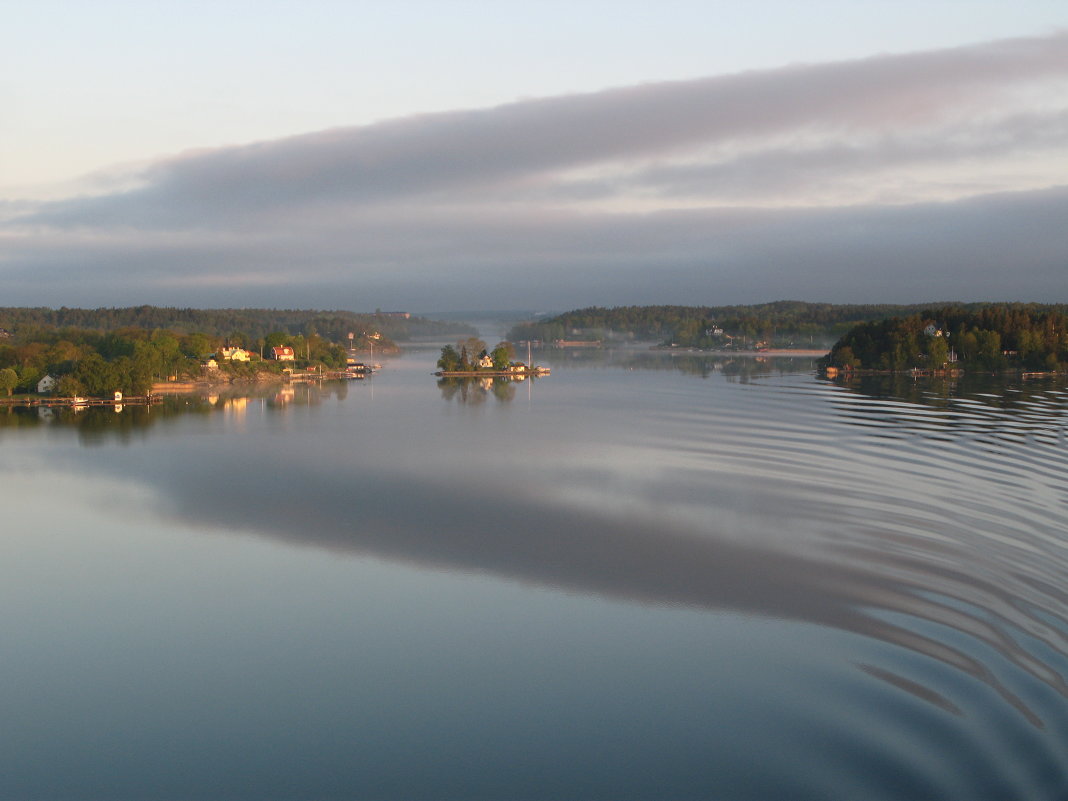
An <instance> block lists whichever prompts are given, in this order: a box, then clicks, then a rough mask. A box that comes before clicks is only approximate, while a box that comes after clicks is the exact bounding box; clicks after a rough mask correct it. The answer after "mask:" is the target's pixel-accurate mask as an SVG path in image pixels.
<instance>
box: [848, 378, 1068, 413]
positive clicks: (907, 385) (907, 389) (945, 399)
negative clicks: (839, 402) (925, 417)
mask: <svg viewBox="0 0 1068 801" xmlns="http://www.w3.org/2000/svg"><path fill="white" fill-rule="evenodd" d="M834 383H835V384H836V385H837V386H841V387H845V388H846V389H848V390H850V391H851V392H855V393H857V394H859V395H864V396H866V397H869V398H874V399H876V400H897V401H905V402H906V403H912V404H918V405H921V406H928V407H932V408H938V409H945V408H949V407H950V406H952V405H953V403H954V402H958V401H966V402H974V403H980V404H982V405H983V406H986V407H988V408H991V409H1004V410H1006V411H1012V410H1020V411H1025V410H1028V409H1031V408H1033V407H1034V406H1035V404H1036V403H1037V404H1042V405H1045V404H1047V403H1049V399H1050V393H1051V392H1053V393H1063V391H1064V389H1065V380H1064V377H1063V376H1043V377H1041V378H1033V379H1031V378H1029V379H1021V378H1019V377H1018V376H1016V375H1002V374H998V375H991V374H990V373H961V374H958V375H955V376H912V375H908V374H907V373H895V374H891V375H855V374H849V373H846V374H839V376H838V377H837V378H836V379H834Z"/></svg>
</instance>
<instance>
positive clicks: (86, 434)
mask: <svg viewBox="0 0 1068 801" xmlns="http://www.w3.org/2000/svg"><path fill="white" fill-rule="evenodd" d="M281 386H282V387H285V388H286V389H287V390H288V391H289V392H290V393H291V394H290V395H289V397H288V399H287V401H286V403H285V404H279V403H278V402H277V393H278V388H279V385H276V384H272V385H271V387H270V389H267V388H258V389H254V390H252V391H244V392H241V391H234V390H232V389H229V390H224V391H222V392H220V391H219V389H218V388H212V389H207V390H205V391H204V392H201V393H189V394H182V395H167V396H165V397H164V398H163V401H162V402H161V403H156V404H153V405H151V406H146V405H143V404H129V403H127V404H106V405H103V406H95V405H94V406H80V407H73V406H51V407H49V406H34V407H26V406H4V407H0V431H2V430H3V429H9V428H37V427H41V426H60V427H69V428H72V429H75V430H76V431H77V433H78V437H79V439H80V440H81V442H82V444H84V445H95V444H98V443H103V442H105V441H108V440H115V439H117V440H119V441H120V442H128V441H130V440H131V439H132V438H133V437H135V436H136V435H138V434H146V433H147V432H148V431H149V430H150V429H152V428H153V427H155V426H158V425H161V424H164V423H167V422H173V421H174V420H176V419H177V418H179V417H182V416H183V415H190V414H199V415H212V414H242V413H244V411H245V408H246V406H247V405H248V402H249V401H250V400H251V399H256V400H259V399H261V398H262V399H264V401H265V403H266V406H267V407H268V408H271V407H279V406H282V405H289V404H294V405H298V406H314V405H317V404H320V403H322V402H323V401H324V400H327V399H329V398H331V397H337V398H338V399H344V398H345V397H346V396H347V395H348V391H349V388H348V383H347V382H345V381H330V382H322V383H315V384H310V383H309V384H283V385H281Z"/></svg>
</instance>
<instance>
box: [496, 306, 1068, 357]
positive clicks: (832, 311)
mask: <svg viewBox="0 0 1068 801" xmlns="http://www.w3.org/2000/svg"><path fill="white" fill-rule="evenodd" d="M994 305H995V304H988V303H972V304H958V303H924V304H914V305H896V304H834V303H805V302H802V301H792V300H782V301H775V302H774V303H762V304H755V305H733V306H618V307H613V308H603V307H597V306H592V307H589V308H585V309H577V310H574V311H569V312H564V313H563V314H559V315H556V316H554V317H550V318H548V319H545V320H538V321H534V322H529V323H522V324H520V325H517V326H515V327H513V328H512V330H511V331H510V332H509V334H508V337H509V339H511V340H513V341H522V340H528V339H533V340H541V341H544V342H552V341H554V340H558V339H600V340H609V339H613V338H623V339H628V338H630V339H639V340H647V341H654V342H661V343H663V344H675V345H679V346H683V347H696V348H716V347H722V346H723V344H724V342H725V340H726V339H729V338H744V339H746V340H748V341H749V342H756V341H761V340H762V341H765V342H767V343H768V344H769V345H778V346H789V345H801V346H805V345H808V346H821V347H823V346H830V345H831V344H832V343H833V342H835V340H837V339H839V338H840V337H841V336H843V335H844V334H845V333H846V332H847V331H849V330H850V329H852V328H853V327H854V326H857V325H860V324H862V323H866V322H869V321H872V320H884V319H888V318H891V317H908V316H912V315H917V314H920V315H923V314H928V315H930V314H932V313H933V312H934V311H935V310H937V309H940V308H944V307H947V306H952V307H954V308H960V309H962V310H965V311H971V312H978V311H980V310H981V309H983V308H986V307H991V306H994ZM1013 307H1014V308H1016V307H1018V308H1021V309H1023V310H1030V311H1034V310H1037V309H1048V310H1050V311H1059V312H1061V313H1064V312H1065V311H1068V306H1052V307H1046V306H1041V307H1040V306H1038V305H1036V304H1014V305H1013ZM717 330H721V331H722V332H723V334H716V333H715V331H717Z"/></svg>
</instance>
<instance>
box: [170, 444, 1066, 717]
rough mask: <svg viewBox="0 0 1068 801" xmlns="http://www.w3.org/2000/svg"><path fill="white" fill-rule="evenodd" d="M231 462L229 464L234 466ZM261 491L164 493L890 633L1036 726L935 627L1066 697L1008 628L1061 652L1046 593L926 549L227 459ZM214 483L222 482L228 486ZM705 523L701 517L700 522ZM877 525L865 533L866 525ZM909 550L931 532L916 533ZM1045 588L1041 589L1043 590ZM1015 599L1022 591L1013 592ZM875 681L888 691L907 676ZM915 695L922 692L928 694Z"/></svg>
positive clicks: (335, 532) (368, 536)
mask: <svg viewBox="0 0 1068 801" xmlns="http://www.w3.org/2000/svg"><path fill="white" fill-rule="evenodd" d="M242 470H243V472H242ZM229 472H230V474H231V475H233V476H235V477H239V478H238V479H237V480H239V481H246V482H248V486H247V487H244V490H245V491H247V492H248V493H249V494H250V495H254V496H257V497H259V498H261V499H262V502H260V503H257V504H253V505H250V506H248V507H244V506H242V507H235V506H234V505H232V504H228V503H227V502H226V500H227V499H226V497H216V496H218V493H219V487H218V486H217V485H216V484H215V482H213V481H212V480H211V478H210V476H208V475H205V474H203V473H190V474H183V475H182V476H181V477H180V480H179V481H177V482H172V483H170V484H169V486H168V490H169V491H170V492H171V493H172V496H173V498H172V499H173V504H174V505H173V508H174V509H176V510H180V511H179V512H178V514H179V516H180V517H182V518H183V519H186V520H191V521H195V522H197V523H204V524H208V525H210V526H212V527H219V526H226V527H232V528H235V529H239V530H252V531H255V532H257V533H260V534H264V535H267V536H271V537H278V538H281V539H284V540H285V541H287V542H289V543H291V544H297V545H305V546H314V547H325V548H330V549H333V550H337V551H340V552H347V553H352V554H361V555H370V556H374V557H377V558H386V559H390V560H396V561H400V562H405V563H410V564H415V565H420V566H424V567H431V568H435V569H445V570H454V571H460V572H471V571H476V572H481V573H487V574H491V575H495V576H501V577H505V578H509V579H513V580H517V581H521V582H524V583H529V584H537V585H546V586H552V587H557V588H561V589H564V590H568V591H578V592H585V593H596V594H601V595H605V596H608V597H613V598H619V599H624V600H628V601H636V602H641V603H655V604H670V605H680V606H689V607H697V608H704V609H710V610H726V611H733V612H741V613H746V614H757V615H761V616H765V617H771V618H780V619H787V620H796V621H802V622H806V623H812V624H815V625H819V626H825V627H831V628H835V629H840V630H843V631H849V632H853V633H856V634H860V635H863V636H866V637H871V638H875V639H877V640H880V641H883V642H886V643H890V644H894V645H896V646H899V647H902V648H906V649H909V650H911V651H913V652H916V653H919V654H923V655H925V656H927V657H929V658H932V659H935V660H938V661H939V662H941V663H943V664H945V665H947V666H950V667H952V668H954V669H956V670H958V671H961V672H962V673H965V674H967V675H969V676H972V677H974V678H976V679H978V680H980V681H982V682H984V683H986V684H987V685H989V686H990V687H992V688H994V689H995V690H996V691H997V692H998V693H999V694H1000V695H1001V696H1002V698H1003V699H1004V700H1005V701H1006V702H1007V703H1009V704H1011V705H1012V706H1013V707H1015V708H1016V709H1017V710H1018V711H1019V712H1020V713H1021V714H1023V715H1024V716H1025V717H1026V719H1028V720H1029V721H1030V722H1031V723H1033V724H1034V725H1036V726H1041V725H1042V721H1041V719H1040V717H1039V715H1038V713H1037V712H1035V711H1034V710H1032V709H1031V708H1029V706H1028V704H1027V702H1026V701H1025V700H1024V699H1022V698H1020V697H1019V696H1018V695H1017V694H1016V693H1015V692H1013V691H1012V689H1011V688H1010V685H1009V684H1007V683H1005V682H1004V681H1003V680H1002V679H1001V678H999V676H998V675H997V674H996V673H995V672H994V671H993V670H992V669H991V668H990V667H989V666H988V665H987V664H986V663H985V662H984V660H983V659H981V658H980V657H979V656H977V655H975V654H973V653H972V652H971V650H970V649H969V648H968V647H967V646H965V645H962V644H961V641H960V640H959V638H945V637H941V636H939V635H938V634H937V633H935V631H934V629H937V628H938V627H944V628H946V629H948V630H952V631H955V632H958V633H961V634H965V635H968V637H970V638H973V639H974V640H975V641H977V642H980V643H982V644H983V645H984V646H985V647H988V648H990V649H993V650H994V651H995V652H997V653H998V654H1000V655H1001V656H1003V657H1005V658H1006V659H1008V660H1010V661H1011V662H1012V663H1014V664H1015V665H1016V666H1017V667H1018V668H1020V669H1021V670H1024V671H1026V672H1027V673H1029V674H1030V675H1032V676H1034V677H1035V678H1037V679H1039V680H1041V681H1043V682H1044V683H1046V684H1047V685H1048V686H1050V687H1051V688H1053V689H1054V690H1056V691H1057V692H1058V693H1060V694H1062V695H1064V696H1068V686H1066V685H1065V681H1064V678H1063V677H1062V676H1061V675H1060V674H1059V673H1058V672H1057V671H1056V669H1055V668H1054V667H1052V666H1050V665H1048V664H1046V663H1045V662H1044V661H1043V660H1042V659H1041V658H1040V657H1039V656H1037V655H1036V654H1035V653H1033V652H1032V651H1031V650H1029V649H1028V648H1027V647H1025V646H1024V645H1022V644H1021V642H1019V641H1017V640H1015V639H1013V638H1012V637H1011V636H1010V635H1009V634H1007V632H1009V631H1029V632H1030V636H1032V637H1036V638H1037V639H1038V640H1040V641H1041V642H1042V643H1043V646H1044V647H1048V648H1051V649H1053V651H1055V652H1056V653H1058V654H1068V642H1066V640H1065V635H1064V633H1063V632H1064V631H1065V630H1068V624H1061V625H1063V626H1064V628H1063V629H1062V630H1061V631H1054V630H1053V629H1050V628H1048V627H1047V628H1045V630H1044V631H1043V632H1038V631H1036V625H1035V623H1036V619H1035V617H1034V615H1033V613H1030V612H1028V611H1025V610H1026V606H1027V605H1032V604H1033V605H1034V606H1036V607H1038V608H1040V609H1042V610H1044V611H1043V614H1044V615H1047V616H1051V617H1053V618H1055V619H1058V620H1059V619H1060V618H1059V616H1058V614H1056V613H1055V611H1054V610H1059V609H1062V608H1064V605H1065V604H1068V596H1066V595H1065V594H1064V593H1063V592H1061V591H1060V590H1052V591H1049V592H1046V591H1043V592H1042V593H1039V592H1037V591H1035V590H1034V589H1032V588H1030V587H1029V586H1028V584H1027V583H1026V582H1022V581H1014V582H1011V584H1010V585H1009V588H1008V589H1006V587H1005V586H1004V585H1003V584H1002V583H1001V581H1000V580H999V579H994V578H991V579H990V580H987V579H984V578H981V577H980V574H979V573H978V572H974V573H973V572H970V571H969V569H968V568H969V567H970V566H969V565H964V566H962V567H961V568H960V569H951V568H946V567H938V566H937V563H936V562H932V561H931V559H932V557H931V554H929V553H920V554H919V555H917V556H915V557H908V558H906V557H902V556H887V555H886V554H885V553H884V552H883V551H882V549H881V548H880V547H878V546H875V545H873V546H872V549H871V552H870V553H866V554H864V558H863V559H860V558H856V559H851V560H844V559H843V560H838V561H832V560H830V559H827V558H820V557H819V555H818V554H817V555H815V556H808V555H805V554H803V553H791V552H790V551H789V550H788V549H786V548H773V547H767V546H766V545H765V546H753V545H750V544H747V543H745V542H738V541H732V540H731V539H729V538H726V537H718V536H716V532H715V530H714V526H713V531H712V532H708V531H707V530H696V529H694V528H693V527H689V526H681V525H677V524H676V525H672V524H671V523H669V522H666V521H661V522H659V523H656V522H653V521H650V520H649V519H642V518H641V517H639V516H628V515H622V514H615V513H613V512H611V511H609V512H607V513H605V512H601V513H598V512H596V511H594V510H593V509H591V508H584V509H576V508H565V507H563V506H561V505H558V504H553V503H546V502H545V501H544V498H542V497H540V496H539V494H538V493H537V492H531V493H524V492H523V491H522V490H521V489H517V490H515V491H512V492H511V493H509V494H508V495H507V496H505V497H501V498H499V499H498V500H494V501H493V502H487V501H486V498H487V495H486V493H485V491H484V490H485V488H483V487H476V486H464V484H463V483H462V481H457V482H455V483H454V482H450V481H434V480H429V479H427V480H422V479H419V478H417V477H414V476H411V475H404V476H397V477H390V476H387V475H363V476H361V478H360V479H359V480H358V481H352V480H351V478H350V479H349V480H345V479H344V478H342V477H334V476H330V475H325V474H317V475H315V476H314V478H311V479H310V480H302V484H301V490H300V492H299V493H296V492H291V491H290V490H291V487H290V480H289V478H288V475H289V474H290V470H289V469H287V470H286V471H285V475H282V474H279V473H278V472H277V471H276V472H267V473H264V472H259V471H254V470H249V469H248V466H247V465H246V466H242V467H241V468H239V467H237V466H236V465H235V466H234V468H233V469H232V470H230V471H229ZM241 489H242V488H241V487H235V485H234V482H233V481H230V482H228V485H227V494H228V495H229V493H231V492H234V491H240V490H241ZM707 528H708V527H707V526H706V527H705V529H707ZM877 536H880V534H879V533H878V532H874V533H873V537H877ZM917 544H918V545H919V546H920V547H923V546H924V545H925V544H926V546H927V547H928V548H930V547H931V543H930V542H927V543H917ZM1047 589H1048V588H1047ZM1023 599H1026V601H1025V600H1023ZM879 677H880V678H883V679H884V680H887V681H890V682H891V683H893V684H894V685H895V686H898V687H899V688H902V689H909V688H908V687H907V686H906V685H907V684H908V682H909V680H907V679H904V678H898V679H894V678H893V677H892V676H890V675H889V674H887V675H880V676H879ZM909 691H910V692H913V694H915V695H917V697H920V698H924V699H925V700H932V702H936V703H938V705H940V706H943V707H945V705H946V704H948V703H949V702H948V701H938V700H937V699H936V698H934V696H932V695H931V693H934V691H933V690H928V691H925V690H922V689H918V688H913V689H910V690H909Z"/></svg>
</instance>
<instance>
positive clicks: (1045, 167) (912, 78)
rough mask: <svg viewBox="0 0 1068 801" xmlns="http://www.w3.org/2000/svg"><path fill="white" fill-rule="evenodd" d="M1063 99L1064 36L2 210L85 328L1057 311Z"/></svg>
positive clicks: (1066, 152)
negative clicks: (511, 314)
mask: <svg viewBox="0 0 1068 801" xmlns="http://www.w3.org/2000/svg"><path fill="white" fill-rule="evenodd" d="M1065 87H1068V34H1063V33H1062V34H1057V35H1053V36H1048V37H1042V38H1034V39H1020V40H1011V41H1003V42H994V43H988V44H984V45H976V46H971V47H965V48H957V49H953V50H945V51H938V52H929V53H918V54H908V55H897V56H880V57H875V58H870V59H866V60H863V61H857V62H848V63H839V64H826V65H809V66H795V67H787V68H783V69H778V70H768V71H760V72H752V73H743V74H739V75H729V76H721V77H713V78H704V79H699V80H690V81H678V82H671V83H656V84H648V85H642V86H635V87H628V88H623V89H615V90H610V91H604V92H599V93H594V94H588V95H577V96H568V97H559V98H546V99H540V100H530V101H523V102H518V103H513V104H508V105H504V106H500V107H497V108H491V109H485V110H477V111H457V112H449V113H442V114H433V115H425V116H417V117H411V118H406V119H400V120H392V121H387V122H382V123H379V124H376V125H371V126H366V127H362V128H351V129H338V130H332V131H325V132H320V133H314V134H307V135H304V136H298V137H292V138H289V139H284V140H280V141H273V142H263V143H258V144H253V145H246V146H241V147H229V148H221V149H217V150H211V151H202V152H190V153H186V154H182V155H179V156H176V157H173V158H170V159H166V160H163V161H160V162H157V163H155V164H152V165H150V166H149V167H147V168H146V169H144V170H143V171H141V172H140V173H139V174H137V175H135V176H131V177H132V178H134V179H135V180H136V181H137V182H138V186H137V187H136V188H133V189H129V190H126V191H120V192H115V193H113V194H105V195H96V196H89V197H79V198H71V199H68V200H64V201H59V202H52V203H46V204H42V205H40V206H38V207H37V208H36V209H33V210H30V211H28V212H27V211H26V210H25V204H23V203H18V202H11V203H8V204H7V208H8V210H9V211H8V216H9V220H8V222H7V223H6V224H3V223H0V247H2V248H3V255H0V274H2V275H3V276H4V282H5V285H6V286H7V287H8V291H9V292H10V293H11V295H12V297H13V301H12V302H35V303H48V302H53V303H68V304H72V303H76V302H86V303H89V302H92V303H109V302H115V303H118V302H134V301H139V300H146V301H153V302H164V301H167V300H168V298H174V299H175V300H176V302H177V301H180V302H189V303H209V302H210V301H209V300H208V299H209V298H216V299H218V300H219V301H220V302H225V303H227V304H230V303H238V304H240V303H242V302H243V301H242V298H246V299H247V301H246V302H247V303H249V304H251V303H265V302H266V303H272V302H273V303H279V302H283V301H282V298H283V297H284V296H288V299H289V300H288V301H286V302H299V303H301V304H304V303H306V304H311V305H317V304H321V303H326V305H331V306H333V305H337V300H336V299H337V297H338V293H339V292H342V293H346V294H347V295H349V296H351V297H352V301H351V304H350V305H356V306H361V307H362V306H367V305H369V304H370V305H378V302H377V301H378V300H379V299H381V301H382V302H388V303H390V304H391V305H398V304H399V305H416V306H423V305H425V304H430V305H434V301H435V300H437V301H439V302H440V303H441V304H442V305H446V306H448V305H454V304H455V303H459V305H461V306H464V307H470V306H471V305H472V300H471V299H472V297H476V298H477V297H482V299H483V300H484V301H485V302H486V303H487V304H489V305H498V306H499V305H506V306H513V305H518V306H525V305H530V304H528V303H526V302H522V301H521V300H520V299H519V298H518V297H516V298H515V299H514V300H512V299H510V296H522V297H526V298H532V299H536V301H537V305H551V306H556V307H561V306H570V305H573V304H578V303H588V302H603V303H614V302H620V303H622V302H645V301H648V302H671V301H679V300H683V299H687V298H688V299H690V300H695V301H696V300H697V299H698V297H695V296H694V294H693V293H694V292H698V293H701V294H700V295H699V298H700V300H702V301H707V302H713V301H728V300H737V301H746V300H768V299H773V298H777V297H784V296H791V297H809V298H813V299H815V298H824V299H842V300H855V299H886V300H918V299H926V298H928V297H930V296H931V295H932V294H933V295H935V296H938V297H964V296H966V295H976V294H981V295H984V296H987V297H1009V296H1012V297H1049V296H1050V293H1051V292H1052V293H1053V294H1055V295H1056V294H1059V295H1060V299H1062V300H1064V299H1068V297H1065V289H1063V288H1062V287H1063V285H1064V283H1065V282H1063V281H1059V280H1058V278H1059V275H1060V271H1062V270H1063V268H1064V261H1065V257H1064V254H1065V253H1066V252H1068V250H1066V249H1065V247H1064V246H1065V241H1064V234H1063V233H1062V231H1061V226H1060V225H1059V224H1057V223H1056V220H1057V219H1058V218H1060V219H1064V218H1065V217H1064V212H1065V210H1066V209H1065V193H1064V192H1063V191H1061V190H1058V189H1054V188H1052V187H1054V186H1055V185H1056V184H1057V183H1058V179H1057V177H1056V167H1057V166H1064V167H1068V144H1066V142H1068V137H1065V133H1066V132H1068V122H1066V120H1068V100H1066V98H1068V93H1065V92H1063V91H1061V92H1057V91H1055V90H1056V89H1057V88H1060V89H1062V90H1063V89H1064V88H1065ZM1005 190H1028V191H1026V192H1022V191H1021V192H1017V193H1016V194H994V195H992V196H991V197H990V198H988V199H985V200H980V199H975V200H969V199H968V197H969V196H971V195H977V194H981V193H984V192H998V191H1002V192H1004V191H1005ZM886 199H890V200H893V201H895V202H898V203H899V204H903V205H901V206H886V205H878V204H877V203H876V202H875V201H879V200H886ZM933 200H954V201H955V202H953V203H943V204H938V203H934V202H932V201H933ZM814 201H815V202H817V203H819V204H820V205H821V206H823V208H809V209H806V208H805V206H806V205H809V204H811V203H812V202H814ZM754 203H756V204H759V205H761V206H764V208H761V209H756V208H750V209H742V208H735V209H730V208H724V207H725V206H727V207H729V206H738V205H739V204H754ZM865 204H867V205H865ZM992 232H997V234H998V237H997V238H996V239H995V238H994V237H993V236H992ZM1002 259H1009V260H1011V261H1012V264H1011V265H1010V264H1008V263H1006V262H1005V261H1003V260H1002ZM1010 266H1012V267H1013V268H1014V269H1012V270H1011V271H1010V270H1008V269H1007V268H1009V267H1010ZM910 276H913V277H910ZM491 280H492V282H493V283H494V284H495V285H496V286H498V287H499V289H497V290H495V292H493V293H490V294H491V295H493V296H488V295H485V294H484V295H481V296H480V295H479V293H480V292H488V290H487V286H486V285H487V283H488V282H489V281H491ZM902 280H904V281H906V282H911V283H906V284H903V283H902ZM450 287H451V288H453V289H454V290H455V294H456V296H457V297H459V296H462V297H464V298H465V300H463V301H462V302H460V301H456V300H453V299H450V298H449V297H448V294H447V293H448V291H449V289H450ZM905 289H908V290H909V291H910V292H911V294H908V297H904V296H903V290H905ZM954 290H956V291H954ZM64 292H66V294H64ZM367 292H371V293H374V297H369V296H368V295H367V294H366V293H367ZM531 293H533V295H532V294H531ZM639 293H640V294H639ZM104 294H107V295H108V297H101V296H102V295H104ZM891 295H892V296H891ZM294 296H299V297H300V298H303V300H300V301H294V300H293V299H294ZM476 305H477V304H476Z"/></svg>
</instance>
